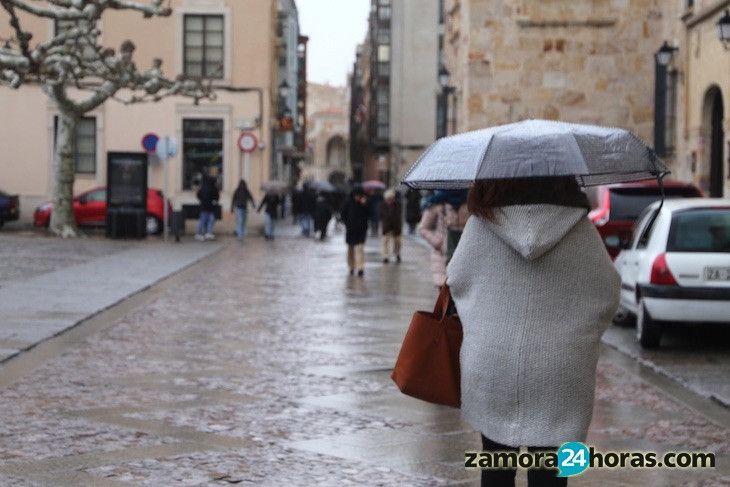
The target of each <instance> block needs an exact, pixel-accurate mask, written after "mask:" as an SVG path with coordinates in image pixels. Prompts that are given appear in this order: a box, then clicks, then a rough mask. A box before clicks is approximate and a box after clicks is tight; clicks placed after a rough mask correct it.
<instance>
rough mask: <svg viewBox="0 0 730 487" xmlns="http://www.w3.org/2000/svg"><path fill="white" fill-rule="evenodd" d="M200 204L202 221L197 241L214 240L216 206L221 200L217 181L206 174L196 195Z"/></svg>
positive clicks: (199, 224)
mask: <svg viewBox="0 0 730 487" xmlns="http://www.w3.org/2000/svg"><path fill="white" fill-rule="evenodd" d="M196 196H197V197H198V201H199V202H200V219H199V220H198V229H197V232H196V233H195V240H213V239H215V235H214V234H213V227H214V225H215V213H214V210H215V204H216V202H217V201H218V198H220V193H219V192H218V186H217V185H216V181H215V179H213V178H212V177H210V176H209V175H207V174H204V175H203V177H202V180H201V181H200V189H198V192H197V193H196Z"/></svg>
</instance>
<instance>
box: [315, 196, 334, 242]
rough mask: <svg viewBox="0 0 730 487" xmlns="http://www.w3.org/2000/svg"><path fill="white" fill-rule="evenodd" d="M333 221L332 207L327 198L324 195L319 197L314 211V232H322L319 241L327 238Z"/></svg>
mask: <svg viewBox="0 0 730 487" xmlns="http://www.w3.org/2000/svg"><path fill="white" fill-rule="evenodd" d="M331 219H332V207H331V206H330V204H329V202H328V201H327V198H325V197H324V196H323V195H319V196H318V197H317V203H316V206H315V209H314V231H315V233H316V232H320V233H319V239H320V240H324V239H325V238H327V226H328V225H329V222H330V220H331Z"/></svg>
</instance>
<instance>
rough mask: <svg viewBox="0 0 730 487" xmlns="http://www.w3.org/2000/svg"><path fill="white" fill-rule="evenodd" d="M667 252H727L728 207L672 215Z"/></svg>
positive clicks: (729, 232)
mask: <svg viewBox="0 0 730 487" xmlns="http://www.w3.org/2000/svg"><path fill="white" fill-rule="evenodd" d="M667 251H671V252H730V208H702V209H695V210H686V211H682V212H679V213H677V214H675V215H674V217H673V218H672V226H671V228H670V229H669V240H668V241H667Z"/></svg>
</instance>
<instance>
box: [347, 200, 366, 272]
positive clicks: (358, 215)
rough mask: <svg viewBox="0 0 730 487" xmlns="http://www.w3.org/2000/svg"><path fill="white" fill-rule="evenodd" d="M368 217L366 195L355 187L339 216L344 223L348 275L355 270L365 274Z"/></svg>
mask: <svg viewBox="0 0 730 487" xmlns="http://www.w3.org/2000/svg"><path fill="white" fill-rule="evenodd" d="M368 217H369V210H368V197H367V195H366V194H365V192H364V191H363V190H362V188H355V189H353V190H352V193H351V194H350V197H349V198H348V199H347V200H346V201H345V204H344V205H343V207H342V210H341V211H340V218H341V219H342V222H343V223H344V224H345V242H347V266H348V267H349V268H350V275H353V274H355V273H356V272H357V275H358V276H360V277H362V276H364V275H365V239H366V238H367V235H368Z"/></svg>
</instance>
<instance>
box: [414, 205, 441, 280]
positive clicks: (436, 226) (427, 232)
mask: <svg viewBox="0 0 730 487" xmlns="http://www.w3.org/2000/svg"><path fill="white" fill-rule="evenodd" d="M443 207H444V204H443V203H438V202H436V201H435V200H434V199H433V196H430V197H428V198H426V199H425V201H424V204H423V210H422V216H421V222H420V223H419V224H418V233H419V234H420V235H421V236H422V237H423V238H424V239H425V240H426V242H428V244H429V245H430V246H431V274H432V276H433V283H434V284H435V285H436V287H441V286H443V285H444V282H446V222H445V221H444V208H443Z"/></svg>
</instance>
